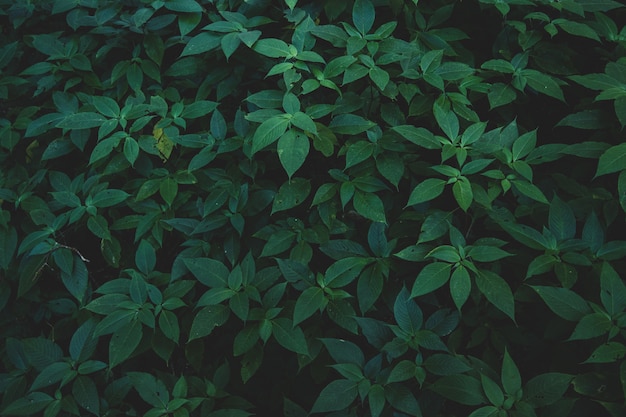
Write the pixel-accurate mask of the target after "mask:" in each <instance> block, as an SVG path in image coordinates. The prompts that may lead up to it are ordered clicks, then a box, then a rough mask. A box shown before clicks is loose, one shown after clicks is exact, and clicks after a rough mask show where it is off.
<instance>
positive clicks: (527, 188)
mask: <svg viewBox="0 0 626 417" xmlns="http://www.w3.org/2000/svg"><path fill="white" fill-rule="evenodd" d="M511 184H513V187H514V188H515V189H516V190H517V191H519V192H520V193H521V194H523V195H525V196H526V197H528V198H531V199H533V200H535V201H539V202H540V203H545V204H549V203H548V199H547V198H546V196H545V195H544V194H543V192H542V191H541V190H540V189H539V187H537V186H536V185H534V184H531V183H530V182H528V181H524V180H513V181H511Z"/></svg>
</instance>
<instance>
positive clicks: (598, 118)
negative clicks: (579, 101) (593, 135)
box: [555, 110, 607, 130]
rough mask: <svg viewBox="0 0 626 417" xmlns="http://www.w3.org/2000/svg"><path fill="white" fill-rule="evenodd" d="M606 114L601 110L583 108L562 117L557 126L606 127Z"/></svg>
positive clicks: (579, 127) (591, 128) (592, 128)
mask: <svg viewBox="0 0 626 417" xmlns="http://www.w3.org/2000/svg"><path fill="white" fill-rule="evenodd" d="M606 119H607V117H606V114H605V113H604V112H602V111H600V110H583V111H580V112H578V113H572V114H570V115H567V116H565V117H564V118H563V119H561V120H560V121H559V122H558V123H557V124H556V125H555V126H569V127H574V128H576V129H587V130H595V129H601V128H604V127H606V124H607V120H606Z"/></svg>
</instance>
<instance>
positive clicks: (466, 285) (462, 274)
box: [450, 265, 472, 311]
mask: <svg viewBox="0 0 626 417" xmlns="http://www.w3.org/2000/svg"><path fill="white" fill-rule="evenodd" d="M471 290H472V280H471V279H470V275H469V272H468V271H467V268H465V267H464V266H463V265H459V266H457V267H456V269H455V270H454V271H453V272H452V275H451V276H450V295H451V296H452V301H454V305H455V306H456V308H457V309H458V310H459V311H460V310H461V308H462V307H463V305H464V304H465V302H466V301H467V299H468V298H469V295H470V292H471Z"/></svg>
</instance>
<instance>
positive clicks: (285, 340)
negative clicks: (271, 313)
mask: <svg viewBox="0 0 626 417" xmlns="http://www.w3.org/2000/svg"><path fill="white" fill-rule="evenodd" d="M272 334H273V335H274V338H275V339H276V341H277V342H278V344H280V345H281V346H282V347H284V348H285V349H287V350H290V351H292V352H295V353H299V354H302V355H306V356H309V347H308V345H307V343H306V338H305V337H304V333H303V332H302V330H301V329H300V327H297V326H294V324H293V322H292V321H291V320H290V319H287V318H284V317H281V318H277V319H275V320H272Z"/></svg>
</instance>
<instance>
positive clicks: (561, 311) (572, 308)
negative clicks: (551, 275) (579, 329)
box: [531, 285, 591, 321]
mask: <svg viewBox="0 0 626 417" xmlns="http://www.w3.org/2000/svg"><path fill="white" fill-rule="evenodd" d="M531 288H532V289H533V290H535V291H536V292H537V294H539V296H540V297H541V298H542V299H543V301H544V302H545V303H546V304H547V305H548V307H549V308H550V310H552V311H553V312H554V313H555V314H556V315H558V316H559V317H562V318H564V319H565V320H570V321H579V320H580V319H582V318H583V316H585V315H586V314H589V313H590V312H591V308H590V307H589V305H588V304H587V302H586V301H585V300H584V299H583V298H582V297H581V296H580V295H578V294H576V293H575V292H574V291H572V290H569V289H567V288H560V287H546V286H540V285H533V286H531Z"/></svg>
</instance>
